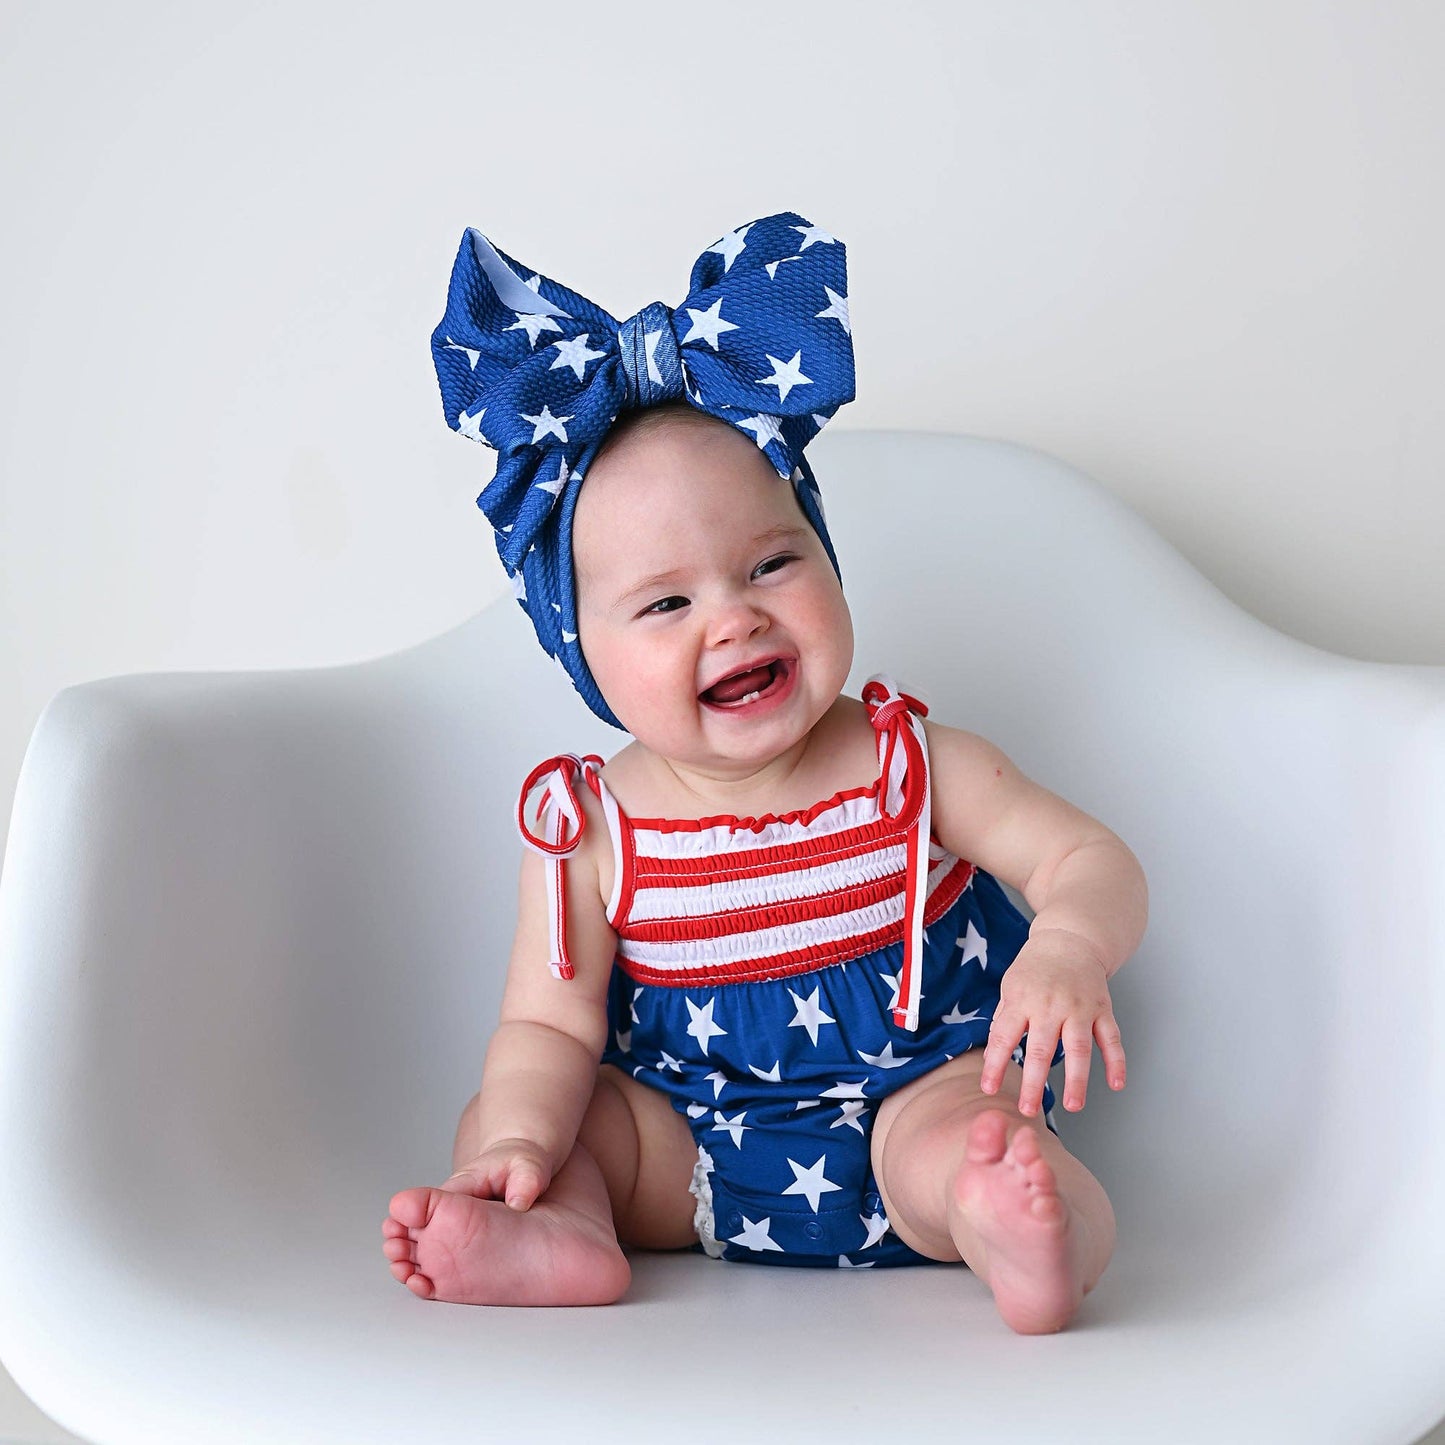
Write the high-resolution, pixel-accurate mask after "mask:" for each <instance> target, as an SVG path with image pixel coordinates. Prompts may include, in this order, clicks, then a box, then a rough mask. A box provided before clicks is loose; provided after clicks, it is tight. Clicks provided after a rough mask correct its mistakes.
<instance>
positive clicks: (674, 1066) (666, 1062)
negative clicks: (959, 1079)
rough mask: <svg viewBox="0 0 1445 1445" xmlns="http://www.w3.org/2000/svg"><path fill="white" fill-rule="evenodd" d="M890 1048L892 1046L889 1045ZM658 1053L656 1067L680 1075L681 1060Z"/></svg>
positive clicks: (663, 1052) (664, 1051) (661, 1050)
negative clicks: (659, 1056)
mask: <svg viewBox="0 0 1445 1445" xmlns="http://www.w3.org/2000/svg"><path fill="white" fill-rule="evenodd" d="M890 1047H892V1046H891V1045H890ZM658 1052H659V1053H660V1054H661V1055H662V1058H661V1059H660V1060H659V1061H658V1065H657V1067H658V1068H659V1069H671V1070H672V1072H673V1073H674V1074H680V1073H681V1072H682V1060H681V1059H675V1058H673V1056H672V1055H671V1054H670V1053H668V1051H667V1050H666V1049H659V1050H658Z"/></svg>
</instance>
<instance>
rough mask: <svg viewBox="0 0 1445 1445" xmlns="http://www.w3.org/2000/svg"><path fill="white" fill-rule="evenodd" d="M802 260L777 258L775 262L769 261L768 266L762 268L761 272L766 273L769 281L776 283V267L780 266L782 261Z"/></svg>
mask: <svg viewBox="0 0 1445 1445" xmlns="http://www.w3.org/2000/svg"><path fill="white" fill-rule="evenodd" d="M802 259H803V258H802V257H801V256H779V257H778V259H777V260H776V261H769V262H768V264H767V265H766V266H764V267H763V270H764V271H766V272H767V273H768V280H769V281H776V280H777V279H778V267H779V266H781V265H782V264H783V262H784V261H801V260H802Z"/></svg>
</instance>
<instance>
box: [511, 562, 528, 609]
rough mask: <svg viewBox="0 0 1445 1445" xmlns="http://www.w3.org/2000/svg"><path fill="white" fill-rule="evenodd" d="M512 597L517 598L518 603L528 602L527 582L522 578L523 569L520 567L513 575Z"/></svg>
mask: <svg viewBox="0 0 1445 1445" xmlns="http://www.w3.org/2000/svg"><path fill="white" fill-rule="evenodd" d="M512 596H513V597H515V598H516V599H517V601H518V602H525V601H526V600H527V582H526V579H525V578H524V577H523V576H522V569H521V568H520V567H518V568H517V570H516V571H515V572H513V573H512Z"/></svg>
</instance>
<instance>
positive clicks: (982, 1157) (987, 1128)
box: [967, 1109, 1008, 1164]
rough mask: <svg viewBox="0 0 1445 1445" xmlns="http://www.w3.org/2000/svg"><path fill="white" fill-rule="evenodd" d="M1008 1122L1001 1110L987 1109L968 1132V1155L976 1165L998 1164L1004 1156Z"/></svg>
mask: <svg viewBox="0 0 1445 1445" xmlns="http://www.w3.org/2000/svg"><path fill="white" fill-rule="evenodd" d="M1007 1138H1008V1120H1007V1118H1006V1117H1005V1116H1004V1114H1003V1112H1002V1111H1001V1110H999V1109H985V1110H984V1111H983V1113H981V1114H980V1115H979V1116H978V1117H977V1118H976V1119H975V1120H974V1121H973V1123H972V1124H971V1125H969V1130H968V1144H967V1155H968V1159H969V1161H970V1162H971V1163H974V1164H996V1163H997V1162H998V1161H999V1160H1000V1159H1002V1158H1003V1155H1004V1146H1005V1142H1006V1140H1007Z"/></svg>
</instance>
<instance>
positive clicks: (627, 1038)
mask: <svg viewBox="0 0 1445 1445" xmlns="http://www.w3.org/2000/svg"><path fill="white" fill-rule="evenodd" d="M617 1047H618V1048H619V1049H621V1050H622V1052H623V1053H624V1054H625V1053H627V1052H628V1051H629V1050H630V1049H631V1048H632V1030H631V1029H628V1030H627V1032H626V1033H625V1034H624V1033H623V1032H622V1031H621V1030H620V1029H619V1030H618V1033H617Z"/></svg>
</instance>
